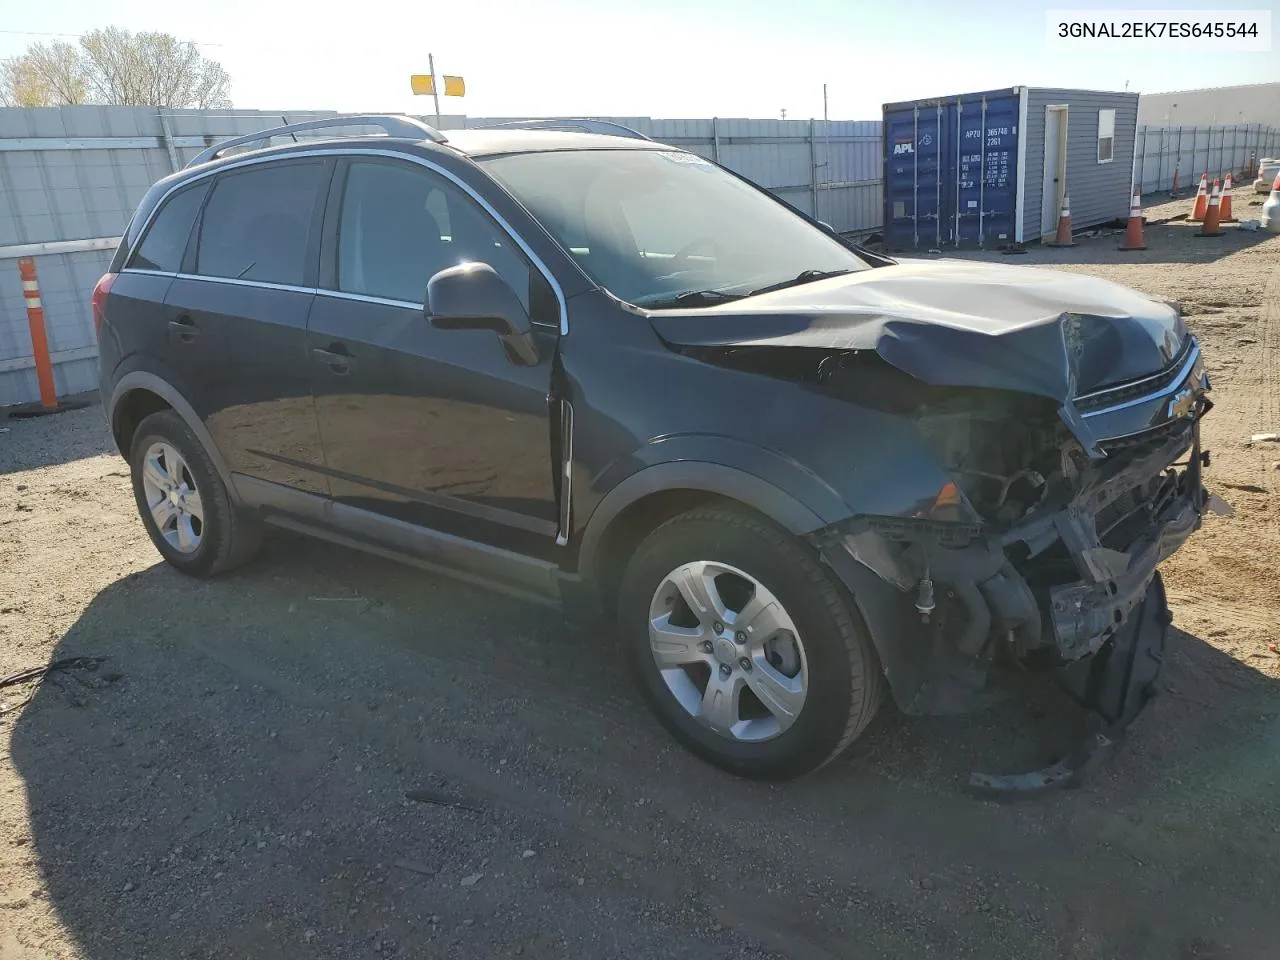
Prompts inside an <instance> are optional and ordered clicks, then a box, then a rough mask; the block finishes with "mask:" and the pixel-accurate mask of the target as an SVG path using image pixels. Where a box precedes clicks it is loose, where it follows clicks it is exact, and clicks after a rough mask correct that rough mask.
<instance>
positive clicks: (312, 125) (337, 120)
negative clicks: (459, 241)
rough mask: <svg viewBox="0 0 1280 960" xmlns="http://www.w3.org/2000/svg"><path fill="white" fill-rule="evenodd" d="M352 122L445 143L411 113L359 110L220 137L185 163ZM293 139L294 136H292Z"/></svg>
mask: <svg viewBox="0 0 1280 960" xmlns="http://www.w3.org/2000/svg"><path fill="white" fill-rule="evenodd" d="M352 126H369V127H381V128H382V132H383V133H385V134H386V135H387V136H388V137H395V138H397V139H400V140H431V141H433V142H434V143H447V142H448V140H447V138H446V137H445V135H444V134H443V133H441V132H440V131H439V130H437V129H436V128H435V127H431V126H428V125H427V124H425V123H423V122H422V121H421V120H415V119H414V118H413V117H400V116H394V115H390V114H358V115H354V116H343V117H325V118H324V119H322V120H306V121H304V122H302V123H289V124H285V125H284V126H282V127H272V128H271V129H270V130H259V131H258V132H257V133H250V134H246V135H245V136H243V137H233V138H231V139H230V140H223V141H222V142H220V143H215V144H214V145H213V146H211V147H206V148H205V149H204V150H201V151H200V152H199V153H197V154H196V155H195V157H193V158H192V160H191V162H190V163H188V164H187V166H188V167H194V166H196V165H197V164H200V163H207V162H208V161H210V160H214V159H216V158H217V157H218V156H219V155H220V154H222V153H224V152H225V151H227V150H230V149H231V148H232V147H238V146H240V145H242V144H245V143H259V142H261V143H263V144H265V143H266V142H267V141H268V140H270V139H271V138H272V137H283V136H285V135H290V134H295V133H301V132H303V131H304V130H324V129H327V128H329V127H352ZM295 139H296V138H295Z"/></svg>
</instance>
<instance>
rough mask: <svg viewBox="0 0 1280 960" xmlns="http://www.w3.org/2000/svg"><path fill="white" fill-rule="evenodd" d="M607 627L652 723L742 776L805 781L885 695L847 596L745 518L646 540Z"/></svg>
mask: <svg viewBox="0 0 1280 960" xmlns="http://www.w3.org/2000/svg"><path fill="white" fill-rule="evenodd" d="M618 616H619V626H620V633H621V636H622V638H623V642H624V643H625V645H626V649H627V654H628V657H629V659H630V661H631V665H632V667H633V669H634V671H635V674H636V677H637V680H638V682H639V686H640V689H641V691H642V693H643V694H644V697H645V699H646V701H647V702H648V704H649V706H650V707H651V708H652V709H653V711H654V713H655V714H656V715H657V717H658V719H659V720H660V721H661V722H662V724H663V725H664V726H665V727H666V728H667V729H668V730H669V731H670V732H671V733H672V734H673V735H674V736H675V738H676V739H677V740H679V741H680V742H681V743H682V744H683V745H684V746H685V747H687V748H688V749H689V750H691V751H692V752H694V753H696V754H697V755H698V756H700V757H702V758H703V759H705V760H707V761H709V762H711V763H713V764H715V765H717V766H719V767H722V768H724V769H726V770H729V771H730V772H732V773H736V774H739V775H741V776H746V777H752V778H759V779H772V780H781V779H790V778H793V777H798V776H801V775H803V774H805V773H809V772H810V771H813V770H816V769H817V768H819V767H821V766H823V765H824V764H826V763H828V762H829V761H831V760H833V759H834V758H835V757H837V756H838V755H839V754H840V752H841V751H842V750H844V748H845V747H846V746H848V745H849V743H850V742H852V740H853V739H854V738H855V737H856V736H858V734H860V733H861V732H862V731H863V730H864V729H865V728H866V726H867V724H868V723H870V722H871V719H872V717H873V716H874V715H875V712H876V710H877V708H878V707H879V705H880V702H881V700H882V698H883V691H884V679H883V676H882V674H881V671H880V664H879V660H878V659H877V657H876V654H875V651H874V649H873V648H872V646H871V643H870V641H869V640H868V638H867V634H866V630H865V628H864V627H863V625H862V622H861V619H860V618H859V617H858V615H857V612H856V610H855V609H854V607H853V604H852V601H851V598H850V597H849V595H848V594H847V593H846V592H845V591H844V590H843V588H842V587H841V586H840V585H839V584H838V583H836V582H835V581H834V580H833V579H832V578H831V576H830V575H829V574H828V572H827V571H826V570H825V569H824V568H823V567H822V566H821V565H820V564H819V562H818V559H817V557H816V556H814V554H813V553H812V551H810V550H809V549H808V548H807V547H806V546H805V545H804V544H802V543H801V542H800V541H798V540H797V539H796V538H795V537H793V536H791V535H790V534H789V533H787V532H786V531H785V530H782V529H780V528H778V527H776V526H774V525H773V524H771V523H769V522H768V521H766V520H764V519H762V518H758V517H755V516H753V515H750V514H747V513H741V512H738V511H736V510H732V509H727V508H704V509H698V510H692V511H690V512H688V513H684V514H681V515H680V516H677V517H675V518H673V519H671V520H669V521H667V522H666V523H664V524H663V525H662V526H661V527H659V528H658V529H656V530H655V531H653V533H651V534H650V535H649V536H648V537H647V538H646V539H645V540H644V542H643V543H641V545H640V547H639V548H638V549H637V551H636V553H635V555H634V556H633V557H632V559H631V562H630V563H629V564H628V566H627V568H626V571H625V572H624V574H623V578H622V584H621V589H620V592H619V604H618Z"/></svg>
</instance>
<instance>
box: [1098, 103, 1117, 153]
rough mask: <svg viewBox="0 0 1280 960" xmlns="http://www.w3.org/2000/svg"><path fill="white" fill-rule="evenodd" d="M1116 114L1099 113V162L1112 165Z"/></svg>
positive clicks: (1106, 111) (1112, 111)
mask: <svg viewBox="0 0 1280 960" xmlns="http://www.w3.org/2000/svg"><path fill="white" fill-rule="evenodd" d="M1115 139H1116V112H1115V111H1114V110H1099V111H1098V162H1099V163H1110V162H1111V160H1112V154H1113V151H1114V149H1115Z"/></svg>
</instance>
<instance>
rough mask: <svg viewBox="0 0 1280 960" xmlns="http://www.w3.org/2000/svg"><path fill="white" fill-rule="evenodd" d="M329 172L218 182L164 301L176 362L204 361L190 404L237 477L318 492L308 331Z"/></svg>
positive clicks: (237, 173)
mask: <svg viewBox="0 0 1280 960" xmlns="http://www.w3.org/2000/svg"><path fill="white" fill-rule="evenodd" d="M332 166H333V165H332V162H331V161H328V160H325V159H320V158H316V159H307V160H288V161H284V160H281V161H272V162H270V163H263V164H253V165H250V166H246V167H242V168H236V169H232V170H229V171H227V172H226V173H222V174H219V175H218V176H217V179H216V180H215V181H214V183H213V187H212V189H211V191H210V193H209V197H208V200H207V201H206V202H205V205H204V209H203V211H202V213H201V214H200V218H199V220H198V221H197V224H196V230H195V236H194V237H193V242H192V244H191V245H190V248H189V250H188V253H187V260H186V263H185V266H184V272H183V273H181V274H179V275H178V277H177V278H176V279H175V280H174V281H173V284H172V286H170V287H169V293H168V296H167V297H166V298H165V308H166V310H167V312H168V328H169V336H170V341H171V353H172V354H174V355H178V354H179V353H181V352H183V351H186V352H188V353H189V354H190V355H191V356H198V357H199V364H200V366H201V369H202V382H203V384H204V388H203V389H201V390H200V391H198V394H197V397H196V398H195V399H193V401H192V402H193V404H196V405H197V413H199V414H200V416H201V418H202V419H203V420H204V421H205V422H206V425H207V426H208V428H209V433H210V434H211V435H212V437H213V439H214V442H215V443H216V444H217V445H218V449H219V450H220V451H221V453H222V455H223V457H224V459H225V460H226V461H227V465H228V466H229V467H230V468H231V471H232V472H233V473H237V474H241V475H244V476H249V477H254V478H256V479H260V480H266V481H269V482H272V483H278V484H283V485H285V486H289V487H293V488H295V489H298V490H302V491H304V492H307V493H313V494H327V493H328V492H329V488H328V482H327V480H326V478H325V474H324V455H323V451H322V449H321V446H320V433H319V428H318V425H317V423H316V414H315V405H314V403H313V401H312V399H311V389H310V388H311V384H310V367H309V365H308V364H307V359H306V358H307V352H306V335H307V334H306V327H307V313H308V311H309V310H310V309H311V302H312V301H313V300H314V299H315V286H314V285H315V275H316V261H317V259H318V251H319V223H320V214H321V213H322V211H323V206H322V204H323V202H324V197H325V192H326V188H327V184H328V178H329V176H330V174H331V172H332ZM183 355H186V354H183Z"/></svg>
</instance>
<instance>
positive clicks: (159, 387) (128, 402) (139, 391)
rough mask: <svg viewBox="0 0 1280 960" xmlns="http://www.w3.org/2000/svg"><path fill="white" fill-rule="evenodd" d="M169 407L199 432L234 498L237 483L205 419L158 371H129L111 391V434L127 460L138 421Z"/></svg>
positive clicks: (215, 466) (198, 437)
mask: <svg viewBox="0 0 1280 960" xmlns="http://www.w3.org/2000/svg"><path fill="white" fill-rule="evenodd" d="M166 409H168V410H172V411H173V412H174V413H176V414H177V415H178V416H180V417H181V418H182V419H183V421H185V423H186V424H187V426H188V427H189V428H190V429H191V432H192V433H194V434H195V436H196V439H197V440H199V441H200V445H201V446H203V447H204V449H205V452H206V453H208V455H209V459H210V461H212V463H213V466H214V469H215V470H217V471H218V476H219V478H220V479H221V480H222V483H223V485H224V486H225V487H226V488H227V493H228V496H230V497H232V498H233V500H234V499H235V497H236V493H235V484H233V483H232V482H231V471H230V470H229V469H228V468H227V464H226V461H224V460H223V459H222V454H221V453H220V452H219V451H218V448H217V445H216V444H215V443H214V442H213V437H212V435H211V434H210V433H209V431H208V429H207V428H206V427H205V425H204V422H203V421H202V420H201V419H200V417H199V416H198V415H197V414H196V412H195V409H194V408H193V407H192V406H191V404H190V403H188V402H187V401H186V399H185V398H184V397H183V396H182V394H181V393H180V392H179V391H178V389H177V388H176V387H175V386H173V384H171V383H169V382H168V381H167V380H164V379H163V378H161V377H158V376H156V375H155V374H154V373H148V372H146V371H143V370H135V371H133V372H131V373H126V374H125V375H124V376H123V377H121V378H120V380H119V382H117V383H116V385H115V388H114V389H113V390H112V391H111V398H110V400H109V402H108V405H107V422H108V423H109V425H110V427H111V436H112V439H114V440H115V444H116V449H117V450H119V451H120V455H121V456H122V457H124V458H125V459H126V460H127V459H129V453H130V448H131V447H132V444H133V434H134V432H135V431H136V430H137V427H138V424H140V423H141V422H142V421H143V419H145V418H146V417H147V416H149V415H150V414H152V413H155V412H158V411H160V410H166Z"/></svg>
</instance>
